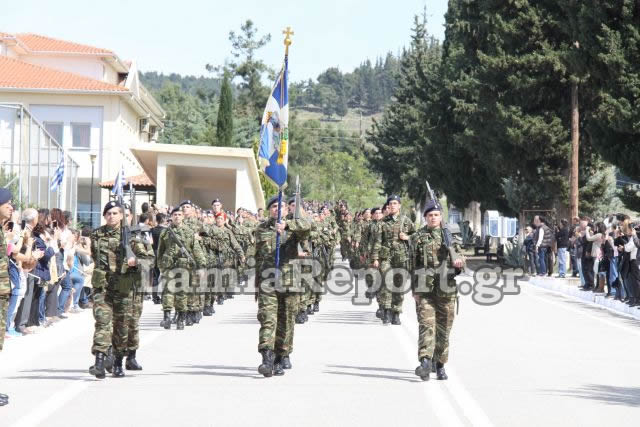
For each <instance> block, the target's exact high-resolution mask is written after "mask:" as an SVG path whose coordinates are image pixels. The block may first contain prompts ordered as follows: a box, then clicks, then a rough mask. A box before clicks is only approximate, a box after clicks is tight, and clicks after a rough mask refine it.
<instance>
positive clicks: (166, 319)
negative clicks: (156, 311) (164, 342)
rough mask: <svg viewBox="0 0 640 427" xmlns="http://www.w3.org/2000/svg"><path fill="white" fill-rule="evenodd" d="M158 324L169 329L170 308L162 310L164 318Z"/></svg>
mask: <svg viewBox="0 0 640 427" xmlns="http://www.w3.org/2000/svg"><path fill="white" fill-rule="evenodd" d="M160 326H161V327H163V328H165V329H171V310H166V311H165V312H164V318H163V319H162V322H160Z"/></svg>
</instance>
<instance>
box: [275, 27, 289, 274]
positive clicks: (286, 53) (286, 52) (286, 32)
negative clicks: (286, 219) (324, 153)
mask: <svg viewBox="0 0 640 427" xmlns="http://www.w3.org/2000/svg"><path fill="white" fill-rule="evenodd" d="M282 33H283V34H284V35H285V37H284V61H285V64H286V63H287V61H288V57H289V46H290V45H291V36H292V35H293V31H291V27H287V28H286V29H285V30H284V31H282ZM285 72H286V67H283V69H282V74H280V101H279V107H280V110H282V107H283V103H284V84H285V75H284V73H285ZM283 131H284V129H281V130H280V132H283ZM281 138H282V137H281ZM280 149H281V150H282V139H281V148H280ZM282 187H283V186H280V187H279V188H278V220H277V224H279V223H280V221H281V220H282ZM279 268H280V233H276V282H277V281H278V269H279Z"/></svg>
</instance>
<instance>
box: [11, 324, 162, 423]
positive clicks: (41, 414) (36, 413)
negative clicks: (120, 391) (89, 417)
mask: <svg viewBox="0 0 640 427" xmlns="http://www.w3.org/2000/svg"><path fill="white" fill-rule="evenodd" d="M161 335H162V331H153V332H151V333H148V334H145V335H144V339H141V341H142V342H141V344H140V348H143V347H144V346H147V345H149V344H150V343H152V342H153V341H155V340H156V339H157V338H158V337H160V336H161ZM103 381H104V380H95V381H93V380H89V379H87V380H83V381H74V382H72V383H71V384H69V385H68V386H67V387H65V388H63V389H62V390H58V391H56V392H55V394H54V395H53V396H51V397H49V398H48V399H46V400H45V401H44V402H42V403H41V404H40V405H38V406H36V407H35V408H33V409H32V410H31V412H30V413H29V414H27V415H26V416H24V417H22V418H20V419H19V420H18V421H16V422H15V423H13V424H12V427H36V426H38V425H40V424H41V423H42V422H44V421H45V420H46V419H48V418H49V417H50V416H51V415H53V414H54V413H55V412H56V411H58V410H60V408H62V407H63V406H64V405H66V404H67V403H69V402H70V401H72V400H73V399H74V398H75V397H76V396H78V395H79V394H80V393H82V392H83V391H85V390H86V389H87V388H89V387H90V386H91V385H95V384H100V383H102V382H103Z"/></svg>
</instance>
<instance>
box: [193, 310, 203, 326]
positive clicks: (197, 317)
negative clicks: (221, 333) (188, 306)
mask: <svg viewBox="0 0 640 427" xmlns="http://www.w3.org/2000/svg"><path fill="white" fill-rule="evenodd" d="M200 319H201V317H200V312H199V311H194V312H193V323H195V324H196V325H197V324H199V323H200Z"/></svg>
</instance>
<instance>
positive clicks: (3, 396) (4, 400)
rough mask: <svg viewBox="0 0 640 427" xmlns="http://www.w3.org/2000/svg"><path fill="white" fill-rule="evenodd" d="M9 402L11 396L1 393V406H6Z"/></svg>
mask: <svg viewBox="0 0 640 427" xmlns="http://www.w3.org/2000/svg"><path fill="white" fill-rule="evenodd" d="M8 404H9V396H7V395H6V394H2V393H0V406H6V405H8Z"/></svg>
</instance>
